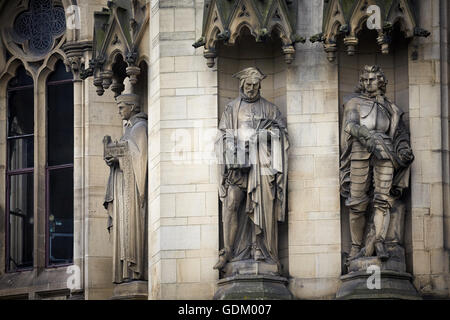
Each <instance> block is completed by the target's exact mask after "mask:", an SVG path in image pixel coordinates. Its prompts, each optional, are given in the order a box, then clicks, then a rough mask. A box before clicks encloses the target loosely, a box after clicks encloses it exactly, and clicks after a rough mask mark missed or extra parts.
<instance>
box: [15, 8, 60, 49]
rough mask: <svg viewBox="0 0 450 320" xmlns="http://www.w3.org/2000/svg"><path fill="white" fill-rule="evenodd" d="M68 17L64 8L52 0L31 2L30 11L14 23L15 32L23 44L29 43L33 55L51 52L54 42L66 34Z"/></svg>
mask: <svg viewBox="0 0 450 320" xmlns="http://www.w3.org/2000/svg"><path fill="white" fill-rule="evenodd" d="M65 30H66V16H65V12H64V9H63V8H62V7H58V6H53V4H52V0H31V1H30V8H29V11H25V12H22V13H21V14H19V16H18V17H17V18H16V20H15V22H14V32H15V34H16V36H17V37H18V38H19V40H20V41H21V42H25V41H28V47H29V50H30V52H31V53H32V54H36V55H43V54H46V53H47V52H49V51H50V50H51V49H52V47H53V43H54V40H55V39H56V38H58V37H60V36H62V35H63V34H64V32H65Z"/></svg>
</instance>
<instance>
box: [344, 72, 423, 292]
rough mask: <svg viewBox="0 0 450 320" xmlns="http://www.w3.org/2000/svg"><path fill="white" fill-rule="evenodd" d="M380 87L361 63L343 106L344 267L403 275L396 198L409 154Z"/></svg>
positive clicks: (404, 183) (405, 180)
mask: <svg viewBox="0 0 450 320" xmlns="http://www.w3.org/2000/svg"><path fill="white" fill-rule="evenodd" d="M386 85H387V79H386V77H385V75H384V73H383V71H382V70H381V69H380V67H378V66H365V67H364V69H363V72H362V74H361V77H360V80H359V88H358V90H359V92H358V93H357V94H356V95H355V96H353V97H351V98H350V99H349V100H348V101H347V102H346V103H345V105H344V116H343V122H342V134H341V152H342V155H341V167H340V176H341V177H340V178H341V194H342V196H343V197H344V198H345V199H346V201H345V205H346V206H347V207H348V208H349V215H350V219H349V220H350V235H351V241H352V247H351V251H350V253H349V256H348V259H347V264H346V265H347V268H348V271H349V273H350V274H353V275H357V274H358V272H359V273H361V272H363V273H365V272H366V270H367V268H368V267H369V266H371V265H375V266H378V267H379V268H380V269H381V270H383V271H389V272H390V275H391V276H392V273H399V274H401V275H402V277H403V276H404V278H405V279H407V276H406V275H405V274H404V273H405V272H406V264H405V250H404V248H403V246H402V244H403V234H404V221H405V220H404V216H405V209H406V208H405V204H404V203H403V201H402V196H403V191H404V189H406V188H408V186H409V175H410V166H411V163H412V161H413V160H414V155H413V153H412V150H411V146H410V142H409V132H408V131H407V129H406V126H405V124H404V123H403V120H402V116H403V111H402V110H401V109H400V108H399V107H398V106H396V105H395V104H394V103H393V102H391V101H390V100H389V99H387V98H386V96H385V92H386ZM350 278H351V277H350ZM394 278H395V277H394ZM346 279H347V278H346ZM401 283H402V284H401V285H399V286H404V289H405V290H406V291H405V294H412V295H414V290H412V291H411V292H409V293H408V292H407V291H408V290H410V289H411V288H412V287H410V284H409V285H408V282H404V281H403V280H402V282H401ZM391 284H394V285H393V287H392V288H395V281H394V280H392V281H391V282H389V283H385V285H386V286H389V285H391ZM350 287H351V286H350ZM344 288H345V285H344ZM408 288H409V289H408ZM402 290H403V289H402ZM344 291H346V289H345V290H344ZM385 293H386V294H390V293H391V292H385ZM340 294H342V295H345V294H349V293H348V292H344V293H342V292H341V293H340ZM386 297H388V296H386Z"/></svg>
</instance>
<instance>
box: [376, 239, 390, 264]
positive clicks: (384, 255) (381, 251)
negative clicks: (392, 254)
mask: <svg viewBox="0 0 450 320" xmlns="http://www.w3.org/2000/svg"><path fill="white" fill-rule="evenodd" d="M375 252H376V253H377V257H378V258H379V259H380V260H381V261H386V260H387V259H389V253H388V252H387V251H386V248H385V247H384V243H383V242H382V241H377V242H375Z"/></svg>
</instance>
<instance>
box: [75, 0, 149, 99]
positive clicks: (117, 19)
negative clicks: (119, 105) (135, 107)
mask: <svg viewBox="0 0 450 320" xmlns="http://www.w3.org/2000/svg"><path fill="white" fill-rule="evenodd" d="M148 22H149V5H148V2H146V1H139V0H136V1H127V0H113V1H108V8H104V9H103V10H102V11H100V12H95V13H94V38H93V45H92V47H93V49H92V50H93V52H92V60H91V61H90V63H89V69H87V70H84V72H82V73H83V77H84V78H87V77H89V76H92V75H93V76H94V85H95V86H96V87H97V94H98V95H103V93H104V91H105V90H107V89H109V88H111V90H112V91H113V92H114V94H115V96H116V97H117V96H119V95H120V94H121V93H122V92H123V90H124V89H125V87H124V85H123V81H124V79H125V78H126V77H129V78H130V83H131V84H132V85H135V84H136V83H137V76H138V75H139V74H140V72H141V70H140V68H139V67H138V66H137V65H136V62H137V60H138V57H139V53H138V49H137V44H138V43H139V42H140V41H141V39H142V37H143V35H144V32H145V26H146V25H147V24H148Z"/></svg>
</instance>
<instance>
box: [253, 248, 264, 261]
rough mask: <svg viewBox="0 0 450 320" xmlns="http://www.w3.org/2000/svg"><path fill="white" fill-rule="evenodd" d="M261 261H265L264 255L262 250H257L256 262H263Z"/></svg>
mask: <svg viewBox="0 0 450 320" xmlns="http://www.w3.org/2000/svg"><path fill="white" fill-rule="evenodd" d="M261 260H264V255H263V253H262V251H261V249H259V248H256V250H255V261H261Z"/></svg>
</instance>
